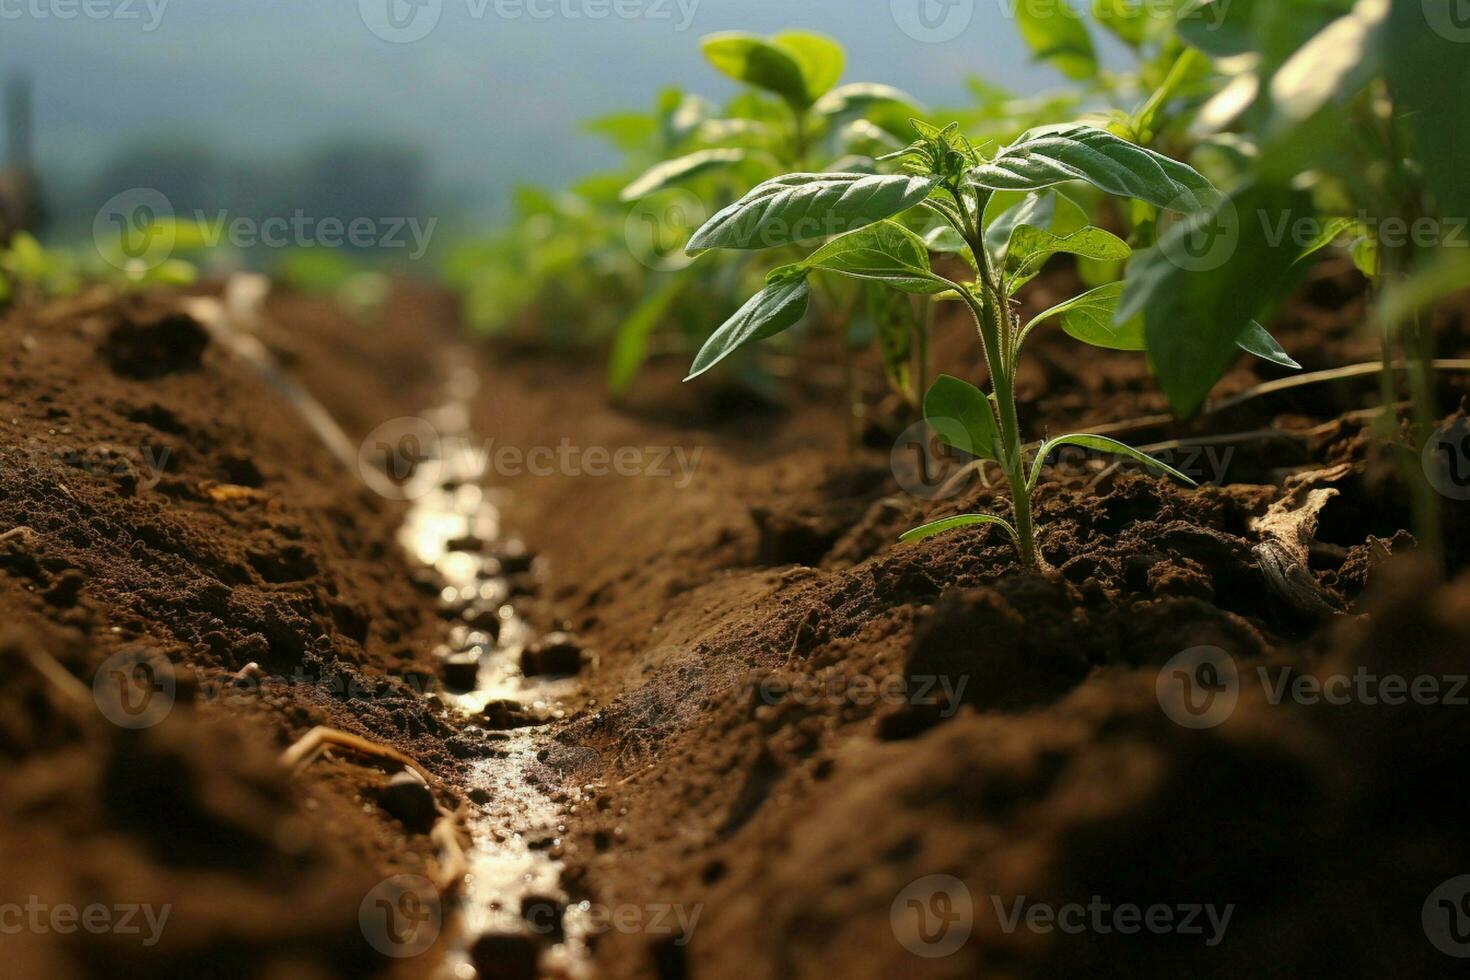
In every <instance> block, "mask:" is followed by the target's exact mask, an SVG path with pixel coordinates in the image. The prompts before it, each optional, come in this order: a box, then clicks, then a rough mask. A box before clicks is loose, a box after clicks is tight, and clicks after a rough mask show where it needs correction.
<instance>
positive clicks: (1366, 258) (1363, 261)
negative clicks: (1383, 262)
mask: <svg viewBox="0 0 1470 980" xmlns="http://www.w3.org/2000/svg"><path fill="white" fill-rule="evenodd" d="M1353 265H1354V266H1356V267H1357V270H1358V271H1359V272H1361V273H1362V274H1363V275H1365V276H1367V277H1368V278H1369V279H1377V278H1378V239H1377V238H1374V237H1373V236H1372V235H1364V236H1363V237H1362V238H1359V239H1358V240H1357V241H1355V242H1353Z"/></svg>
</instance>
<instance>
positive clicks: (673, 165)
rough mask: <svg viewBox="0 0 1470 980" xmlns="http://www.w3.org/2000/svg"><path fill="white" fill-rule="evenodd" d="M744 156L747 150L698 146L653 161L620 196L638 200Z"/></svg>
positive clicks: (626, 199) (730, 163)
mask: <svg viewBox="0 0 1470 980" xmlns="http://www.w3.org/2000/svg"><path fill="white" fill-rule="evenodd" d="M744 160H745V151H744V150H719V149H715V150H699V151H698V152H695V153H690V154H689V155H687V156H682V157H676V158H675V159H673V160H665V161H663V162H662V163H658V164H654V165H653V166H652V167H650V168H649V169H648V170H647V171H645V172H644V173H643V175H642V176H641V177H639V178H638V179H637V180H635V181H633V183H631V184H629V185H628V186H627V187H625V188H623V191H622V193H621V194H619V195H618V197H619V199H620V200H622V201H624V202H627V201H636V200H638V199H639V198H641V197H646V196H648V195H649V194H652V193H653V192H654V191H661V190H663V189H665V188H667V187H672V186H674V185H675V184H681V183H683V182H684V181H688V180H693V179H694V178H695V177H698V176H699V175H700V174H704V173H708V172H709V171H711V170H719V169H721V168H724V167H732V166H734V165H735V164H737V163H741V162H743V161H744Z"/></svg>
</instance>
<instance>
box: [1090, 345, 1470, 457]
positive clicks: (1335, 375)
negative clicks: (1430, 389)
mask: <svg viewBox="0 0 1470 980" xmlns="http://www.w3.org/2000/svg"><path fill="white" fill-rule="evenodd" d="M1404 366H1405V363H1404V362H1403V361H1397V362H1395V363H1394V369H1395V370H1401V369H1402V368H1403V367H1404ZM1434 369H1435V370H1436V371H1470V360H1437V361H1435V362H1434ZM1382 371H1383V364H1382V363H1381V362H1379V361H1371V362H1369V363H1367V364H1349V365H1346V366H1345V367H1340V368H1333V369H1332V370H1330V371H1313V372H1312V373H1311V374H1299V375H1297V376H1296V377H1292V378H1282V379H1281V380H1279V381H1267V382H1264V383H1262V384H1258V385H1256V386H1255V387H1253V388H1247V389H1246V390H1245V391H1242V392H1241V393H1240V394H1238V395H1232V396H1230V397H1229V398H1226V399H1223V400H1221V401H1218V402H1214V403H1212V404H1209V405H1206V406H1205V407H1204V409H1203V410H1202V412H1201V414H1203V415H1209V414H1211V413H1214V412H1222V411H1224V410H1225V409H1227V408H1234V407H1236V406H1237V405H1243V404H1245V403H1246V402H1248V401H1251V400H1253V399H1256V398H1261V397H1264V396H1266V395H1273V394H1275V393H1277V392H1279V391H1289V390H1291V389H1293V388H1301V387H1304V386H1307V385H1315V384H1324V383H1327V382H1331V381H1345V380H1350V379H1352V378H1362V377H1372V376H1376V375H1378V374H1380V373H1381V372H1382ZM1172 421H1174V417H1173V416H1172V415H1165V414H1160V415H1144V416H1140V417H1139V418H1135V419H1124V420H1123V421H1121V422H1110V423H1108V424H1107V425H1102V426H1097V427H1094V430H1093V431H1095V432H1096V433H1098V434H1099V435H1109V434H1112V433H1117V432H1129V431H1132V430H1133V429H1147V428H1152V427H1153V426H1156V425H1165V424H1167V423H1169V422H1172ZM1145 451H1146V450H1145Z"/></svg>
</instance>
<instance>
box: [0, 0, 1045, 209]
mask: <svg viewBox="0 0 1470 980" xmlns="http://www.w3.org/2000/svg"><path fill="white" fill-rule="evenodd" d="M1008 3H1009V0H228V2H227V0H0V73H9V72H10V71H13V70H15V69H17V68H19V69H22V70H24V71H26V72H28V73H29V74H30V75H31V76H32V77H33V78H34V80H35V84H36V96H37V117H38V119H37V127H38V142H39V151H40V156H41V160H42V164H43V166H44V167H46V168H48V169H50V170H51V171H52V172H53V173H55V174H57V175H58V176H60V177H62V178H64V179H65V180H66V181H67V182H71V181H75V180H78V179H82V178H85V177H87V176H90V170H91V168H95V167H96V166H97V165H98V163H99V162H100V161H101V160H102V159H103V158H104V157H105V156H107V155H108V154H109V153H111V152H112V151H114V150H116V149H117V148H119V147H121V146H127V145H132V144H136V143H137V142H139V141H141V140H148V139H154V138H157V137H158V136H159V135H160V134H167V133H175V134H180V133H182V134H190V135H195V136H198V137H202V138H205V139H208V140H210V141H213V142H215V143H216V144H217V146H218V148H219V149H220V150H221V151H222V152H224V153H225V154H227V155H231V156H238V157H240V158H245V159H255V158H273V157H282V156H289V155H291V154H294V153H298V152H300V151H301V150H302V149H304V148H306V147H308V146H310V145H312V144H313V143H314V142H316V141H319V140H321V139H322V138H323V137H326V136H330V135H338V134H364V133H371V134H382V135H386V136H390V137H392V138H395V139H402V140H406V141H412V142H414V143H417V144H419V145H421V146H422V147H423V148H424V149H425V150H426V152H427V155H428V157H429V159H430V160H432V162H433V173H434V177H435V179H436V181H437V182H438V183H439V184H440V185H441V186H442V185H445V184H447V185H449V186H455V187H465V188H474V189H476V190H478V191H482V192H483V194H484V196H485V199H486V200H487V201H490V202H492V203H495V204H496V205H497V206H498V203H499V201H500V199H501V198H502V196H503V192H504V190H505V188H507V187H508V186H510V185H512V184H514V183H516V182H520V181H525V180H536V181H541V182H550V183H561V182H564V181H566V180H568V179H570V178H572V177H575V176H577V175H578V174H581V173H585V172H587V171H589V170H591V169H594V168H595V167H597V166H598V165H600V164H602V163H605V162H606V161H607V159H608V157H607V156H606V153H605V151H603V150H602V149H601V147H600V145H599V144H598V142H597V141H595V140H593V139H591V138H589V137H585V136H582V135H579V134H578V133H577V132H576V129H575V127H574V125H573V123H574V122H575V121H576V120H579V119H583V118H586V117H588V116H593V115H597V114H600V113H603V112H607V111H612V110H617V109H626V108H641V107H644V106H646V105H649V104H650V103H651V100H652V98H653V96H654V94H655V93H656V92H657V91H658V89H659V88H660V87H662V86H664V85H668V84H677V85H681V86H685V87H688V88H691V89H694V90H697V91H700V92H703V93H706V94H709V95H712V96H723V95H725V94H727V93H729V92H731V91H733V86H732V85H731V84H730V83H726V82H725V81H724V80H723V79H721V78H720V77H718V76H716V75H715V74H714V73H713V71H712V70H711V69H709V67H708V66H707V65H706V64H705V63H704V61H703V59H702V57H701V56H700V53H699V50H698V46H697V43H696V42H697V40H698V38H699V37H700V36H701V35H703V34H706V33H709V32H712V31H720V30H734V29H743V30H752V31H758V32H770V31H775V30H779V29H782V28H787V27H804V28H811V29H816V30H819V31H823V32H825V33H827V34H830V35H832V36H834V37H836V38H837V39H839V40H840V41H842V42H843V44H845V45H846V46H847V48H848V51H849V67H848V72H847V76H846V79H847V80H849V81H862V80H874V81H884V82H888V83H890V84H894V85H898V86H899V87H901V88H905V89H908V90H909V91H911V92H912V93H913V94H915V95H916V96H918V97H920V98H922V99H925V100H926V101H930V102H935V103H943V102H945V101H958V100H962V99H964V98H965V92H964V79H965V77H966V76H967V75H970V74H976V73H979V74H983V75H985V76H987V77H988V78H990V79H991V80H993V81H996V82H999V83H1002V84H1005V85H1007V86H1009V87H1012V88H1014V89H1016V90H1018V91H1022V92H1028V91H1036V90H1039V89H1042V88H1045V87H1047V86H1049V85H1053V84H1058V83H1060V81H1061V79H1060V77H1059V76H1057V75H1055V74H1054V73H1053V72H1052V71H1050V70H1049V69H1047V68H1044V67H1036V66H1031V65H1029V64H1028V63H1027V56H1026V52H1025V50H1024V47H1023V45H1022V44H1021V42H1020V40H1019V37H1018V36H1017V34H1016V31H1015V28H1014V25H1013V24H1011V23H1010V22H1009V21H1008V20H1007V19H1006V18H1005V15H1004V11H1005V9H1006V8H1007V5H1008ZM390 4H391V5H392V7H391V10H392V11H394V12H396V14H397V16H398V20H397V21H389V20H388V13H389V11H390ZM415 5H418V6H415ZM921 8H922V9H921ZM924 12H927V13H928V15H929V19H928V21H927V22H926V21H924V20H920V19H918V17H917V15H918V14H920V13H924ZM436 14H437V18H438V19H437V22H434V16H435V15H436ZM629 14H637V15H638V16H632V17H629V16H628V15H629ZM598 15H601V16H600V17H599V16H598ZM394 23H397V24H400V25H407V26H406V27H404V28H403V29H402V30H398V31H396V32H395V28H394V27H393V26H392V25H393V24H394ZM430 23H433V27H432V30H429V32H428V34H427V36H425V37H422V38H421V39H418V40H415V41H409V42H392V41H389V40H384V39H383V38H382V37H380V36H378V34H375V33H374V30H373V29H372V27H370V26H369V25H370V24H371V25H373V26H375V27H376V28H377V29H378V31H379V32H380V33H385V34H388V35H390V36H398V37H403V36H405V35H411V34H413V33H416V32H418V31H421V30H422V29H423V28H424V27H426V26H427V25H428V24H430ZM926 23H927V24H928V25H929V26H926ZM905 28H907V32H906V30H905ZM956 32H958V33H957V36H955V37H953V39H950V40H944V41H925V40H918V39H915V37H914V36H911V35H914V34H917V35H919V36H920V37H921V38H937V37H943V36H944V35H945V34H955V33H956Z"/></svg>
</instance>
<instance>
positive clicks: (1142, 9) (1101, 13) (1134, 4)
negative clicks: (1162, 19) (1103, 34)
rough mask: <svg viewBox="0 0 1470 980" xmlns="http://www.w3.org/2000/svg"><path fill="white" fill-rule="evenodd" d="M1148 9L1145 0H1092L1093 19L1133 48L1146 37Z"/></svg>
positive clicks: (1147, 31)
mask: <svg viewBox="0 0 1470 980" xmlns="http://www.w3.org/2000/svg"><path fill="white" fill-rule="evenodd" d="M1150 9H1151V8H1150V6H1149V3H1148V2H1147V0H1092V18H1093V20H1096V21H1097V22H1098V23H1099V24H1100V25H1102V26H1103V27H1105V28H1107V29H1108V30H1110V31H1112V32H1113V34H1114V35H1115V36H1117V38H1118V39H1119V40H1120V41H1122V42H1123V43H1125V44H1127V45H1129V46H1130V47H1133V48H1137V47H1138V46H1139V45H1141V44H1142V43H1143V42H1144V40H1145V39H1146V38H1147V37H1148V33H1149V22H1148V18H1149V11H1150Z"/></svg>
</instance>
